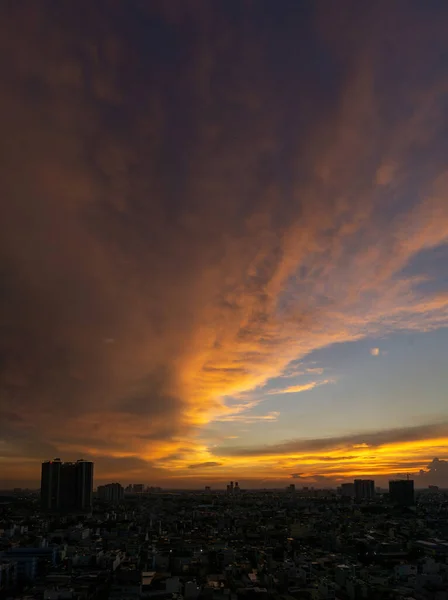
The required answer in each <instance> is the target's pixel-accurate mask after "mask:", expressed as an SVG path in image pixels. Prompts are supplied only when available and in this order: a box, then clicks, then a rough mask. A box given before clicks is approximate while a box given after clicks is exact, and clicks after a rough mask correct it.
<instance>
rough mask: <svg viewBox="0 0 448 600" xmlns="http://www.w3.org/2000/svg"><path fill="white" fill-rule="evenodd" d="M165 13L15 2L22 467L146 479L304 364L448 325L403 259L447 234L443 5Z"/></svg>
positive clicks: (6, 347)
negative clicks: (345, 348) (134, 465)
mask: <svg viewBox="0 0 448 600" xmlns="http://www.w3.org/2000/svg"><path fill="white" fill-rule="evenodd" d="M149 4H150V6H149V5H148V6H146V4H145V3H137V4H136V5H135V6H134V7H133V8H132V10H125V9H124V8H123V7H122V5H121V4H120V3H117V4H114V5H113V6H110V5H109V3H105V2H103V1H102V0H100V2H99V3H82V5H78V3H76V7H75V5H74V3H73V4H72V5H70V4H65V5H64V6H62V7H61V10H58V11H52V10H50V9H49V8H48V7H47V6H46V5H45V3H29V2H20V3H8V6H7V7H6V5H5V4H4V5H3V6H2V8H1V9H0V11H1V15H0V16H1V17H2V18H1V19H0V63H1V64H0V66H1V72H2V87H3V90H4V93H2V95H1V98H0V125H1V131H2V136H1V140H0V198H1V203H2V219H1V220H0V313H1V315H2V318H1V321H0V410H2V411H10V410H11V407H13V412H14V413H16V414H17V415H20V419H22V421H17V420H16V419H14V418H6V419H3V420H2V424H1V426H2V428H3V429H5V430H7V431H5V440H6V445H7V446H8V447H7V448H6V449H5V450H4V452H5V455H6V456H8V458H9V460H12V459H13V458H14V457H15V458H16V459H19V458H20V459H22V460H23V461H24V464H25V462H26V461H25V458H27V457H28V458H30V457H31V458H33V457H34V458H35V459H36V461H38V460H40V459H41V458H46V457H48V455H49V454H50V453H51V454H52V455H53V452H57V453H58V454H59V453H60V454H62V452H63V451H64V449H65V451H66V452H67V453H70V455H71V456H73V457H74V458H76V456H77V455H78V454H79V453H86V454H87V452H90V454H91V455H92V456H99V454H98V452H99V451H101V456H105V455H110V456H111V457H112V458H113V457H114V455H115V456H117V455H118V454H119V453H131V454H132V455H135V456H138V457H140V458H141V459H142V460H143V461H144V462H143V463H142V468H144V467H145V465H146V468H147V469H148V473H152V471H151V469H152V468H155V467H154V466H153V465H152V462H151V461H152V457H156V459H161V458H163V457H164V456H165V457H167V456H171V457H172V456H176V455H180V454H181V455H182V456H184V455H185V452H181V451H180V450H179V448H185V447H188V449H189V452H190V453H192V454H194V451H193V449H192V448H191V447H190V446H189V445H188V442H190V443H191V444H192V445H194V444H196V441H195V440H197V437H196V436H197V433H198V430H199V429H200V428H201V427H202V426H204V425H205V424H207V423H208V422H209V421H211V420H216V421H219V420H220V422H225V421H241V422H245V423H256V422H259V421H260V422H264V421H272V422H274V421H275V420H276V419H277V417H278V413H277V412H275V411H272V412H268V413H267V414H265V415H248V414H245V411H242V412H239V413H238V412H233V413H232V412H230V411H229V407H228V406H226V403H225V398H226V397H228V396H231V395H235V394H238V393H241V392H244V391H247V390H252V389H255V388H259V387H260V386H263V385H264V384H265V383H266V381H268V380H269V379H270V378H272V377H274V376H277V375H279V374H281V373H282V372H284V370H285V369H286V368H287V366H288V364H289V363H290V362H291V361H294V360H299V359H301V358H302V357H304V356H306V355H307V354H308V353H309V352H311V351H313V350H315V349H318V348H323V347H325V346H328V345H330V344H333V343H337V342H344V341H350V340H356V339H360V338H362V337H366V336H369V335H377V334H379V333H387V332H388V331H391V330H397V329H398V330H406V329H412V330H416V331H422V330H423V331H426V330H431V329H434V328H439V327H443V326H446V325H447V324H448V299H447V296H446V294H444V293H442V292H440V290H439V292H437V293H436V292H431V291H428V290H422V288H421V286H420V283H421V281H420V280H418V279H416V278H414V277H412V276H410V275H404V274H403V273H404V271H403V270H404V268H405V267H406V266H407V265H408V264H409V263H410V261H411V260H412V259H413V258H414V257H415V256H418V255H419V253H421V252H422V251H426V250H428V249H431V248H437V247H439V246H441V245H443V244H446V243H447V241H448V208H447V207H448V204H447V201H446V189H447V181H448V174H447V172H446V160H445V157H446V155H447V147H446V145H447V143H448V142H447V140H448V136H447V135H446V131H445V130H444V126H441V125H440V124H441V123H442V124H443V123H445V122H446V118H445V117H446V115H445V109H446V106H445V103H444V97H445V92H446V80H445V70H444V69H443V68H441V69H438V68H436V65H437V64H438V57H439V54H440V49H439V48H438V46H437V45H434V44H433V40H434V39H441V40H444V39H448V37H447V36H446V35H445V33H446V32H445V23H446V19H445V18H443V17H444V13H442V14H439V13H437V11H438V10H439V9H435V11H436V12H434V13H433V16H432V17H431V19H430V20H425V19H420V10H421V9H418V10H414V9H413V8H410V9H409V10H407V11H405V13H403V11H401V10H400V9H399V8H395V7H392V8H390V7H389V8H388V19H387V26H385V25H384V16H383V14H382V13H381V10H380V9H377V8H376V7H372V8H369V11H368V15H367V17H366V15H364V14H362V15H361V14H358V13H356V14H355V15H352V13H351V11H349V10H340V9H338V10H337V11H336V13H335V14H332V16H329V15H328V14H327V11H324V12H323V13H321V12H320V10H319V9H317V8H316V13H314V12H313V11H309V14H308V13H307V15H306V16H305V17H304V16H303V14H302V13H301V12H300V11H298V12H297V13H295V12H293V14H291V15H288V22H289V23H290V25H291V27H290V31H286V32H285V36H283V35H281V36H280V37H279V36H278V34H276V33H275V32H276V31H277V28H276V27H274V28H273V27H272V23H271V22H270V20H269V19H266V18H265V17H266V15H265V14H264V12H263V8H262V7H259V6H258V5H257V3H249V4H247V5H244V7H243V8H242V9H241V11H240V12H239V16H238V18H234V16H231V15H230V13H229V9H228V6H227V3H225V2H222V3H221V2H218V4H217V6H213V8H211V7H209V6H205V5H204V6H203V7H202V8H201V10H200V11H198V10H197V7H195V5H194V3H189V2H186V3H183V2H182V3H179V2H177V3H176V2H173V3H171V2H169V3H166V2H154V3H149ZM106 5H107V9H106ZM168 5H169V6H168ZM279 10H280V12H279V15H281V14H282V10H283V9H282V8H280V9H279ZM328 12H329V13H330V12H331V13H333V11H331V10H330V11H328ZM279 18H280V16H279ZM366 19H367V20H366ZM341 23H342V24H343V26H342V27H339V26H338V24H341ZM79 24H82V27H81V29H82V32H81V33H80V27H79ZM154 31H157V35H152V33H151V32H154ZM292 31H293V32H294V35H292V34H291V32H292ZM341 31H344V35H343V36H342V35H341V33H340V32H341ZM416 31H418V35H415V33H416ZM192 32H194V35H192ZM308 36H310V37H311V38H312V40H314V41H315V43H314V41H313V43H312V44H310V45H309V46H310V47H313V53H312V56H311V57H310V55H309V48H308V46H307V51H306V52H303V51H302V50H303V48H302V46H301V44H302V40H303V39H308ZM391 40H392V41H391ZM391 44H392V46H391ZM386 49H387V51H386ZM386 52H387V53H386ZM290 56H295V60H294V61H292V62H291V61H290V60H289V59H287V58H286V59H285V57H290ZM391 57H392V58H391ZM310 61H311V62H315V64H319V65H321V68H322V72H324V73H325V74H326V76H325V77H324V78H316V74H315V70H313V69H310V68H309V65H310V64H311V63H310ZM428 64H431V65H434V69H430V70H429V71H428V69H427V65H428ZM327 75H328V76H327ZM322 81H325V84H322ZM322 85H324V87H322ZM396 107H400V110H397V109H396ZM402 107H404V108H403V109H402ZM366 140H368V143H366ZM385 165H394V167H393V169H390V168H389V167H388V168H389V170H387V168H386V167H385ZM376 182H377V183H376ZM386 183H387V185H386ZM392 189H393V193H391V190H392ZM112 340H114V343H112ZM378 435H379V434H378ZM317 442H318V440H316V443H317ZM311 446H312V444H311ZM198 451H199V452H200V451H202V450H201V448H199V450H198ZM2 452H3V449H2ZM184 460H188V461H190V462H191V460H194V459H190V458H189V457H188V456H187V457H186V458H185V459H184ZM26 464H27V465H32V464H34V463H32V461H31V459H30V462H29V463H26ZM120 464H121V463H120ZM185 464H187V463H185V462H184V463H182V465H183V467H185ZM27 468H28V467H27ZM29 468H30V469H31V468H33V469H35V471H33V472H36V468H35V467H31V466H29ZM37 471H38V469H37ZM11 472H12V471H11ZM37 476H38V474H36V477H37ZM160 476H161V477H162V475H160ZM163 476H165V475H163Z"/></svg>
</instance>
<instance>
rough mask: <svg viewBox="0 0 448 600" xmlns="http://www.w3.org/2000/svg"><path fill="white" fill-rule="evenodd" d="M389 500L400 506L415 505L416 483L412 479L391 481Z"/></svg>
mask: <svg viewBox="0 0 448 600" xmlns="http://www.w3.org/2000/svg"><path fill="white" fill-rule="evenodd" d="M389 499H390V501H391V502H392V503H393V504H398V505H399V506H412V505H413V504H414V482H413V480H412V479H394V480H393V481H389Z"/></svg>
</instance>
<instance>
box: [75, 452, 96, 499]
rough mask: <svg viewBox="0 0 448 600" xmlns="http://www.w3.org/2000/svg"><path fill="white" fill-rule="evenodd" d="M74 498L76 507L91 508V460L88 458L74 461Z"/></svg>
mask: <svg viewBox="0 0 448 600" xmlns="http://www.w3.org/2000/svg"><path fill="white" fill-rule="evenodd" d="M76 471H77V474H76V482H77V484H76V498H77V506H76V508H77V509H80V510H83V511H85V510H87V511H88V510H91V508H92V496H93V462H91V461H89V460H78V461H76Z"/></svg>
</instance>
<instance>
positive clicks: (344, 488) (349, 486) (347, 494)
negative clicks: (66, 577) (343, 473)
mask: <svg viewBox="0 0 448 600" xmlns="http://www.w3.org/2000/svg"><path fill="white" fill-rule="evenodd" d="M339 492H340V494H341V496H342V497H343V498H354V497H355V484H354V483H343V484H342V485H341V487H340V488H339Z"/></svg>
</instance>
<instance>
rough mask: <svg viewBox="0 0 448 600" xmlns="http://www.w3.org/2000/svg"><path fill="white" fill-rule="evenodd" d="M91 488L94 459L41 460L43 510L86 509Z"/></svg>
mask: <svg viewBox="0 0 448 600" xmlns="http://www.w3.org/2000/svg"><path fill="white" fill-rule="evenodd" d="M92 491H93V462H90V461H86V460H78V461H77V462H62V461H61V459H60V458H56V459H55V460H49V461H45V462H44V463H42V475H41V486H40V493H41V506H42V508H43V510H49V511H62V512H76V511H89V510H91V508H92Z"/></svg>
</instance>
